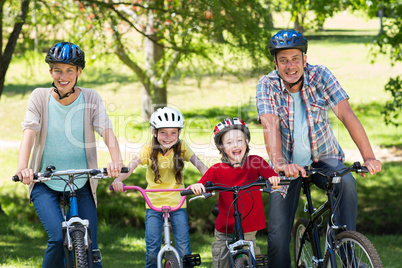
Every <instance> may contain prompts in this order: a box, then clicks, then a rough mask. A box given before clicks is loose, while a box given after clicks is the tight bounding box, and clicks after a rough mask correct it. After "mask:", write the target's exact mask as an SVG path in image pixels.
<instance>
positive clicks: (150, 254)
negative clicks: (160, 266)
mask: <svg viewBox="0 0 402 268" xmlns="http://www.w3.org/2000/svg"><path fill="white" fill-rule="evenodd" d="M162 215H163V213H162V212H157V211H154V210H152V209H147V211H146V216H145V243H146V249H147V253H146V260H145V267H147V268H148V267H155V268H156V267H157V260H158V252H159V250H160V249H161V244H162V232H163V218H162ZM170 224H171V225H172V230H173V237H174V240H175V245H176V246H175V248H176V249H177V251H178V252H179V256H180V258H181V259H183V257H184V256H185V255H188V254H191V251H190V236H189V233H188V231H189V229H190V228H189V226H188V218H187V212H186V209H184V208H181V209H179V210H176V211H173V212H170Z"/></svg>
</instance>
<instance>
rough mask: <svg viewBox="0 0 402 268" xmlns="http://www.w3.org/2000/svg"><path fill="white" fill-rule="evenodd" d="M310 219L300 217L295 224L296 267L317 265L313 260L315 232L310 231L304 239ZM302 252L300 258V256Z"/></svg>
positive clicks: (293, 234) (293, 233)
mask: <svg viewBox="0 0 402 268" xmlns="http://www.w3.org/2000/svg"><path fill="white" fill-rule="evenodd" d="M307 224H308V220H307V219H305V218H301V219H298V220H297V221H296V224H295V225H294V228H293V232H292V237H293V243H294V244H293V245H294V247H293V249H294V260H295V263H296V267H303V268H304V267H315V266H316V264H315V263H314V262H313V257H314V251H313V246H312V244H311V243H312V241H313V234H312V233H311V232H309V233H308V234H307V235H306V237H305V239H304V240H303V235H304V233H305V232H306V227H307ZM299 252H300V258H298V257H299Z"/></svg>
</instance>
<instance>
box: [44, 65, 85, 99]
mask: <svg viewBox="0 0 402 268" xmlns="http://www.w3.org/2000/svg"><path fill="white" fill-rule="evenodd" d="M77 69H78V70H77ZM49 72H50V75H51V76H52V78H53V82H54V84H55V86H56V87H57V89H58V90H59V91H61V92H65V93H67V92H70V91H71V89H72V88H73V86H74V85H75V82H76V81H77V79H78V76H80V75H81V72H82V70H81V68H77V66H74V65H70V64H65V63H53V64H52V65H51V68H50V69H49Z"/></svg>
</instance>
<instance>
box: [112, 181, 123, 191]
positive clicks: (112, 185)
mask: <svg viewBox="0 0 402 268" xmlns="http://www.w3.org/2000/svg"><path fill="white" fill-rule="evenodd" d="M123 186H126V185H125V184H124V183H123ZM109 190H110V191H114V189H113V185H109ZM124 191H126V190H124Z"/></svg>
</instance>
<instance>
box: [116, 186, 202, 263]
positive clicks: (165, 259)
mask: <svg viewBox="0 0 402 268" xmlns="http://www.w3.org/2000/svg"><path fill="white" fill-rule="evenodd" d="M109 188H110V190H113V187H112V185H110V187H109ZM123 189H124V191H127V190H137V191H139V192H140V193H141V195H142V196H143V197H144V199H145V202H146V203H147V204H148V206H149V207H150V208H151V209H152V210H154V211H157V212H162V213H163V237H164V242H163V244H164V246H163V247H162V248H161V249H160V250H159V253H158V258H157V260H158V263H157V265H158V268H162V267H163V268H183V267H192V266H199V265H201V257H200V255H199V254H192V255H186V256H184V258H183V259H180V256H179V252H178V251H177V249H176V248H175V247H173V246H172V242H171V240H170V224H169V220H170V212H173V211H176V210H178V209H180V208H181V207H182V206H183V204H184V201H185V200H186V196H182V197H181V199H180V203H179V204H178V205H177V206H175V207H171V206H162V207H161V208H157V207H155V206H154V205H152V203H151V201H150V200H149V197H148V195H147V192H180V191H183V190H188V189H190V187H187V189H143V188H141V187H139V186H134V185H133V186H127V185H124V186H123Z"/></svg>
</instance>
